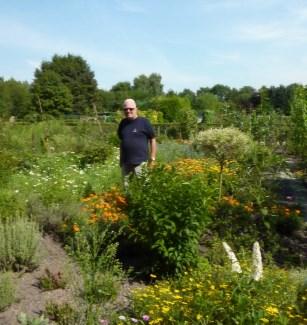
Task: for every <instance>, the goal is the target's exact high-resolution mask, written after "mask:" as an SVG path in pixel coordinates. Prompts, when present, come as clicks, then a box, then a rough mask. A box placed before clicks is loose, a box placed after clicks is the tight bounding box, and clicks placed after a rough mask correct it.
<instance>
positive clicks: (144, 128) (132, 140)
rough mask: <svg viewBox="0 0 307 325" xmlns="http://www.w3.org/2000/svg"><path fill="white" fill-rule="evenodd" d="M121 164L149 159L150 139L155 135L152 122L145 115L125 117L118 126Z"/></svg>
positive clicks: (132, 163)
mask: <svg viewBox="0 0 307 325" xmlns="http://www.w3.org/2000/svg"><path fill="white" fill-rule="evenodd" d="M117 133H118V137H119V138H120V140H121V143H120V164H121V165H122V164H131V165H139V164H141V163H142V162H144V161H147V160H148V140H149V139H152V138H154V137H155V133H154V130H153V128H152V126H151V124H150V122H149V121H148V120H147V119H146V118H144V117H137V118H136V119H134V120H130V119H127V118H125V119H123V120H122V121H121V122H120V123H119V126H118V130H117Z"/></svg>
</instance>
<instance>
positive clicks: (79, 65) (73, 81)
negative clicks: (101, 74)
mask: <svg viewBox="0 0 307 325" xmlns="http://www.w3.org/2000/svg"><path fill="white" fill-rule="evenodd" d="M49 71H52V72H54V73H55V74H57V75H58V77H59V79H60V81H61V83H62V85H64V86H65V87H66V88H67V89H68V90H69V91H70V93H71V95H72V111H73V112H74V113H77V114H85V113H87V112H88V111H92V105H93V103H94V102H95V100H96V94H97V82H96V80H95V78H94V72H92V71H91V70H90V67H89V65H88V64H87V62H86V61H85V60H84V59H83V58H82V57H81V56H76V55H72V54H68V55H64V56H60V55H54V56H53V58H52V60H51V61H50V62H49V61H44V62H43V63H42V64H41V68H40V69H37V70H36V71H35V78H34V86H35V85H36V83H37V82H39V81H38V79H40V78H43V77H42V75H44V74H45V73H48V72H49ZM49 76H50V75H49ZM54 78H55V77H54ZM47 79H48V78H47ZM43 87H44V85H43V84H41V85H40V88H41V89H42V88H43ZM35 89H36V87H33V91H35ZM47 92H48V91H47ZM63 92H64V93H67V90H63ZM33 95H34V97H37V94H36V93H35V92H34V93H33ZM50 100H52V99H51V98H50Z"/></svg>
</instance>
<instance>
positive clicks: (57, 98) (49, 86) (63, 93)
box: [31, 70, 73, 116]
mask: <svg viewBox="0 0 307 325" xmlns="http://www.w3.org/2000/svg"><path fill="white" fill-rule="evenodd" d="M31 90H32V93H33V105H34V106H35V107H36V111H37V112H40V113H41V114H48V115H52V116H61V115H62V114H64V113H69V112H72V105H73V96H72V94H71V92H70V90H69V88H68V87H67V86H66V85H65V84H64V83H63V82H62V81H61V77H60V76H59V75H58V74H57V73H56V72H55V71H52V70H46V71H44V72H41V71H37V72H36V79H35V81H34V83H33V85H32V89H31Z"/></svg>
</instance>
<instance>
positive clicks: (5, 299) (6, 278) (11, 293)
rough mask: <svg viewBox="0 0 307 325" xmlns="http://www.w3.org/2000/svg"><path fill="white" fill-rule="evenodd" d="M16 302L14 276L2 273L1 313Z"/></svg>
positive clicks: (0, 281) (0, 284) (0, 290)
mask: <svg viewBox="0 0 307 325" xmlns="http://www.w3.org/2000/svg"><path fill="white" fill-rule="evenodd" d="M14 301H15V287H14V284H13V279H12V274H11V273H9V272H7V273H0V312H1V311H3V310H4V309H5V308H6V307H7V306H9V305H11V304H12V303H13V302H14Z"/></svg>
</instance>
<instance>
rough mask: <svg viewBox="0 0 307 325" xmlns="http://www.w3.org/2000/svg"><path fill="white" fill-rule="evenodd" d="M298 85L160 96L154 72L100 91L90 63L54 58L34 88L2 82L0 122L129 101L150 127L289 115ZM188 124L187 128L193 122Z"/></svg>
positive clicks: (110, 108) (114, 107)
mask: <svg viewBox="0 0 307 325" xmlns="http://www.w3.org/2000/svg"><path fill="white" fill-rule="evenodd" d="M297 87H301V86H300V85H297V84H291V85H288V86H283V85H280V86H277V87H275V86H271V87H261V88H260V89H255V88H253V87H250V86H245V87H242V88H240V89H236V88H231V87H229V86H227V85H221V84H217V85H214V86H213V87H200V88H199V89H198V90H197V91H195V92H194V91H192V90H190V89H184V90H183V91H181V92H175V91H173V90H169V91H167V92H166V91H164V89H163V88H164V87H163V84H162V78H161V76H160V75H159V74H157V73H152V74H150V75H147V76H146V75H144V74H142V75H139V76H137V77H136V78H135V79H134V80H133V82H132V83H130V82H128V81H120V82H118V83H116V84H115V85H113V86H112V87H111V89H110V90H104V89H99V88H98V85H97V81H96V79H95V74H94V72H93V71H92V70H91V68H90V66H89V65H88V63H87V62H86V61H85V60H84V59H83V58H82V57H81V56H76V55H72V54H67V55H64V56H60V55H54V56H53V57H52V59H51V60H50V61H43V62H42V63H41V66H40V68H38V69H36V71H35V73H34V79H33V82H32V83H28V82H21V81H17V80H14V79H10V80H4V78H0V118H1V119H7V118H9V117H10V116H15V117H16V118H17V119H27V120H36V119H39V118H40V117H41V116H42V115H48V116H52V117H63V116H71V115H77V116H80V115H92V114H93V107H94V106H95V109H96V110H97V112H98V113H104V112H116V111H118V110H120V108H121V105H122V102H123V100H124V99H125V98H127V97H132V98H135V99H136V101H137V103H138V106H139V108H140V110H141V111H143V112H144V114H145V115H146V114H147V115H149V117H150V118H152V119H153V122H156V123H158V122H161V123H162V122H179V123H180V121H184V120H186V119H189V118H190V119H191V116H192V117H193V121H195V118H197V117H198V118H200V119H202V120H207V121H209V120H210V118H211V117H212V116H213V115H215V116H216V113H217V112H221V114H222V113H225V112H228V113H229V112H231V113H234V112H237V113H241V112H244V113H251V112H255V111H257V112H261V113H270V112H278V113H281V114H283V115H290V112H291V102H292V101H293V98H294V94H295V89H296V88H297ZM193 121H191V123H194V122H193Z"/></svg>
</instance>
